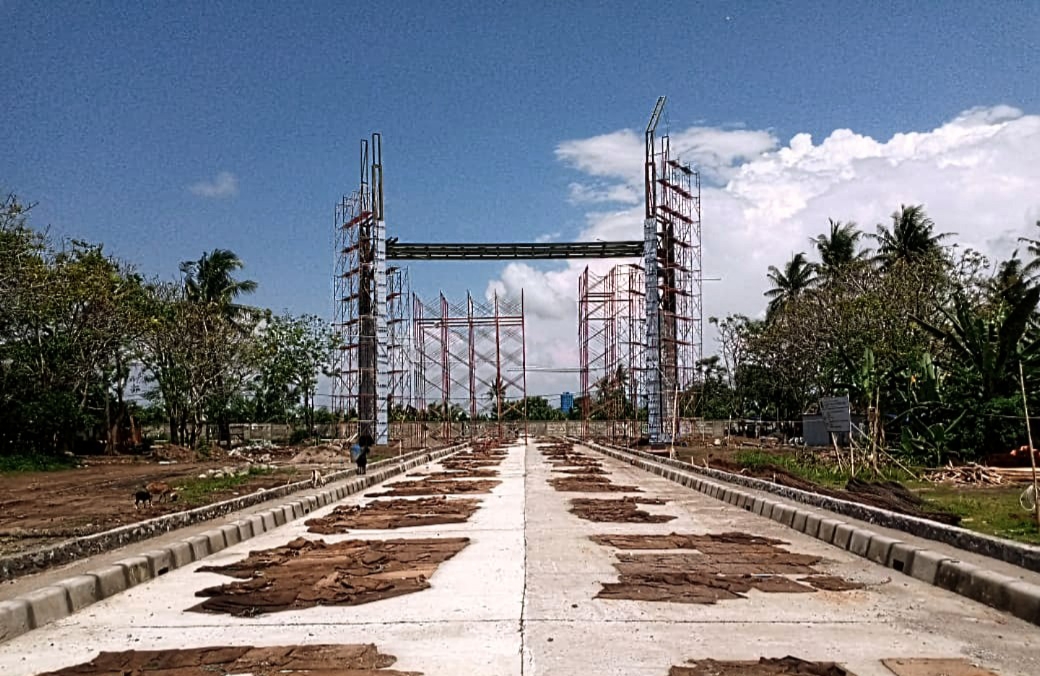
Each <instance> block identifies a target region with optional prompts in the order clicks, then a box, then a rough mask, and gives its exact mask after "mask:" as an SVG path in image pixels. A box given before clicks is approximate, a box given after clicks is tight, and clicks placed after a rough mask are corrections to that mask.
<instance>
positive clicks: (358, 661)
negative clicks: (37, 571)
mask: <svg viewBox="0 0 1040 676" xmlns="http://www.w3.org/2000/svg"><path fill="white" fill-rule="evenodd" d="M396 661H397V658H395V657H393V656H392V655H384V654H382V653H380V652H379V650H378V649H377V648H376V647H375V646H374V645H371V644H369V645H307V646H274V647H265V648H254V647H252V646H230V647H209V648H189V649H182V650H127V651H124V652H117V653H100V654H99V655H98V656H97V657H95V658H94V659H93V660H91V661H90V662H87V663H85V664H77V665H76V666H73V667H67V668H65V669H61V670H59V671H51V672H48V673H46V674H41V675H40V676H102V675H103V676H111V675H113V674H126V675H130V674H133V675H134V676H138V675H139V676H213V675H214V674H252V676H293V675H294V674H297V675H299V676H304V675H307V676H344V675H346V674H349V675H350V676H421V674H420V673H418V672H404V671H396V670H392V669H387V667H389V666H391V665H392V664H393V663H394V662H396Z"/></svg>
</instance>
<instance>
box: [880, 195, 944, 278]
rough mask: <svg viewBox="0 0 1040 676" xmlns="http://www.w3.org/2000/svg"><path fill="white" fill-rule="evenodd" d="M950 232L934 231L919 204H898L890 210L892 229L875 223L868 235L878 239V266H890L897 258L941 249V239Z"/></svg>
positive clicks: (917, 256) (912, 257)
mask: <svg viewBox="0 0 1040 676" xmlns="http://www.w3.org/2000/svg"><path fill="white" fill-rule="evenodd" d="M949 236H950V233H939V234H936V233H935V222H934V221H932V219H930V218H928V215H927V214H925V212H924V206H923V205H921V204H917V205H913V206H907V205H905V204H904V205H901V207H900V209H899V211H896V212H894V213H893V214H892V229H891V230H889V229H888V228H886V227H885V226H883V225H878V226H877V234H875V235H871V238H872V239H875V240H877V242H878V253H877V256H876V257H875V260H876V261H877V262H878V263H880V264H881V265H882V267H885V268H890V267H892V266H893V265H895V264H896V263H898V262H900V261H915V260H920V259H922V258H925V257H928V256H931V255H936V254H939V253H941V252H942V248H943V245H942V241H943V240H944V239H946V238H947V237H949Z"/></svg>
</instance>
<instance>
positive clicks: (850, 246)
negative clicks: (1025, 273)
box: [809, 218, 864, 276]
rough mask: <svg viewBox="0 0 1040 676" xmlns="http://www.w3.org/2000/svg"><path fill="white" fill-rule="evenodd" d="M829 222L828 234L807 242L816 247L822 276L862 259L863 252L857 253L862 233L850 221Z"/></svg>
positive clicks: (831, 220) (832, 220)
mask: <svg viewBox="0 0 1040 676" xmlns="http://www.w3.org/2000/svg"><path fill="white" fill-rule="evenodd" d="M827 220H828V221H829V222H830V226H831V227H830V233H826V232H825V233H822V234H820V235H818V236H816V237H810V238H809V241H810V242H811V243H812V244H814V245H815V246H816V251H817V252H818V253H819V254H820V272H821V273H822V274H824V275H827V276H830V275H833V274H834V273H835V272H837V271H838V270H840V269H842V268H844V267H845V266H847V265H849V264H850V263H853V262H854V261H857V260H860V259H861V258H863V253H864V252H863V251H857V250H856V245H857V244H858V243H859V239H860V237H862V236H863V233H862V232H861V231H860V230H859V228H857V227H856V224H855V223H853V222H852V221H849V222H848V223H842V222H841V221H836V220H834V219H833V218H829V219H827Z"/></svg>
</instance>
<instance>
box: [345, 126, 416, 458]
mask: <svg viewBox="0 0 1040 676" xmlns="http://www.w3.org/2000/svg"><path fill="white" fill-rule="evenodd" d="M370 151H371V152H370ZM335 211H336V213H335V241H336V244H335V246H336V262H335V271H334V274H333V302H334V308H333V329H334V330H335V331H336V332H337V335H338V336H339V346H338V347H339V355H338V359H337V363H336V365H335V367H334V369H333V372H332V406H333V411H334V413H336V414H337V416H338V417H339V419H340V421H341V422H344V423H345V422H346V421H348V420H350V421H353V420H356V421H357V428H358V429H357V433H358V434H359V435H360V434H366V435H370V436H371V437H372V439H373V440H374V441H375V442H376V443H377V444H385V443H387V442H388V441H389V407H390V405H391V401H392V398H391V395H390V392H391V366H390V354H391V353H390V350H389V344H390V339H391V338H390V330H389V327H388V325H387V318H388V314H389V312H388V306H393V305H394V303H391V301H390V300H389V299H388V296H387V269H386V224H385V222H384V220H383V166H382V141H381V137H380V135H379V134H373V135H372V141H371V145H369V142H368V141H367V140H363V141H362V142H361V180H360V186H359V187H358V189H357V190H355V191H354V192H353V193H351V194H350V195H349V196H345V197H344V198H343V199H342V200H341V201H340V203H339V204H337V205H336V210H335ZM396 302H397V303H399V302H400V301H396ZM394 311H396V308H395V309H394ZM344 432H345V430H344ZM344 436H346V435H344Z"/></svg>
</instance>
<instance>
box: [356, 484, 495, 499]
mask: <svg viewBox="0 0 1040 676" xmlns="http://www.w3.org/2000/svg"><path fill="white" fill-rule="evenodd" d="M500 483H502V482H501V481H493V480H491V479H465V480H458V481H454V480H447V481H433V480H429V479H424V480H422V481H414V480H413V481H398V482H397V483H393V484H389V485H388V486H386V488H388V489H389V490H385V491H380V492H378V493H366V494H365V497H366V498H388V497H390V498H407V497H411V496H416V495H455V494H456V493H490V492H491V489H492V488H494V487H495V486H497V485H499V484H500Z"/></svg>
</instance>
